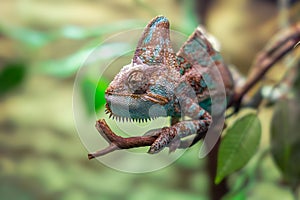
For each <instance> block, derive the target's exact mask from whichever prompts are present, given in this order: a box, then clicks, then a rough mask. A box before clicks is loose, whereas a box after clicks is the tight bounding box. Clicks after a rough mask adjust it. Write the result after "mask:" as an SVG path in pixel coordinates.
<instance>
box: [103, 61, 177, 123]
mask: <svg viewBox="0 0 300 200" xmlns="http://www.w3.org/2000/svg"><path fill="white" fill-rule="evenodd" d="M176 77H178V72H177V71H175V70H172V69H171V68H168V67H164V66H161V65H146V64H142V63H140V64H133V63H132V64H129V65H126V66H124V67H123V68H122V69H121V71H120V72H119V73H118V74H117V75H116V76H115V78H114V79H113V81H112V82H111V83H110V85H109V87H108V88H107V89H106V92H105V98H106V112H107V113H109V114H110V116H115V117H116V118H125V119H130V120H139V121H140V120H142V121H144V120H147V119H151V118H155V117H160V116H166V115H167V114H168V113H170V112H173V110H172V109H173V108H174V103H175V95H174V94H173V93H174V87H175V85H176ZM153 106H155V107H153ZM153 108H159V109H153ZM161 109H164V110H165V112H162V110H161Z"/></svg>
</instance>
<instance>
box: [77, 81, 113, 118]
mask: <svg viewBox="0 0 300 200" xmlns="http://www.w3.org/2000/svg"><path fill="white" fill-rule="evenodd" d="M108 84H109V82H108V81H107V80H105V79H103V78H102V79H100V80H99V82H98V83H97V82H96V81H93V80H91V79H89V78H85V79H83V81H82V82H81V92H82V96H83V100H84V102H85V105H86V109H87V112H88V114H92V113H94V112H95V111H98V110H99V109H100V108H102V107H103V106H104V104H105V98H104V94H105V90H106V88H107V86H108Z"/></svg>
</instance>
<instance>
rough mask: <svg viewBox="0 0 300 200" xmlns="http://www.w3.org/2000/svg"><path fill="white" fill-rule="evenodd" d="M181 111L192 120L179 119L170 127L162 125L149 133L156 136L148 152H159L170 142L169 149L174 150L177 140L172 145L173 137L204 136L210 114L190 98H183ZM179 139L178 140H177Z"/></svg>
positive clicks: (209, 120)
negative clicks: (162, 126)
mask: <svg viewBox="0 0 300 200" xmlns="http://www.w3.org/2000/svg"><path fill="white" fill-rule="evenodd" d="M183 109H184V110H183V111H184V113H183V114H184V115H185V116H189V117H190V118H192V120H188V121H181V122H178V123H176V124H174V125H172V126H170V127H164V128H162V129H160V130H156V131H154V132H152V133H151V134H155V135H158V138H157V139H156V140H155V141H154V143H153V144H152V145H151V147H150V149H149V151H148V153H150V154H154V153H158V152H160V151H161V150H162V149H164V148H165V147H166V146H168V145H170V144H171V147H170V151H174V150H175V149H176V148H177V147H178V146H179V144H180V143H179V144H178V142H177V144H176V142H175V145H172V143H171V142H173V141H174V139H176V138H178V139H181V138H184V137H187V136H190V135H193V134H197V135H198V136H200V137H204V136H205V134H206V132H207V130H208V128H209V126H210V124H211V122H212V119H211V116H210V114H209V113H208V112H207V111H205V110H204V109H203V108H201V107H200V106H199V105H198V103H197V102H194V101H193V100H192V99H185V100H184V103H183ZM177 141H180V140H177Z"/></svg>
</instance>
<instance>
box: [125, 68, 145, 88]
mask: <svg viewBox="0 0 300 200" xmlns="http://www.w3.org/2000/svg"><path fill="white" fill-rule="evenodd" d="M127 85H128V87H129V89H130V90H131V92H132V93H133V94H143V93H145V92H146V90H147V78H146V77H145V75H144V73H143V72H142V71H139V70H136V71H133V72H131V73H130V74H129V75H128V78H127Z"/></svg>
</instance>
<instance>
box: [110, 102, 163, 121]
mask: <svg viewBox="0 0 300 200" xmlns="http://www.w3.org/2000/svg"><path fill="white" fill-rule="evenodd" d="M105 114H108V115H109V118H112V119H113V120H116V121H119V122H125V121H126V122H139V123H141V122H142V123H144V122H148V120H149V121H151V120H154V119H156V118H157V117H148V118H132V117H124V116H120V115H116V114H114V113H113V112H112V110H111V109H110V107H109V104H108V103H106V104H105Z"/></svg>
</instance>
